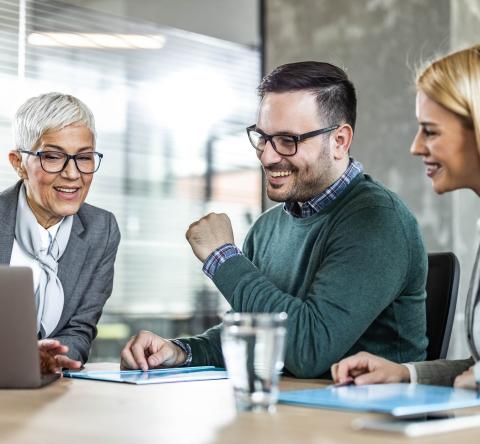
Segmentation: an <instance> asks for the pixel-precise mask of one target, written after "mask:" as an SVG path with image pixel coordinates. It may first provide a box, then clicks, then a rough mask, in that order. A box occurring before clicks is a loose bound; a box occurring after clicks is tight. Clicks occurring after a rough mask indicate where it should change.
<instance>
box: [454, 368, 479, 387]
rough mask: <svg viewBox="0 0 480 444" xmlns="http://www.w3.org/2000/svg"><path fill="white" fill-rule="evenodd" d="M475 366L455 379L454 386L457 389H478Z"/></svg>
mask: <svg viewBox="0 0 480 444" xmlns="http://www.w3.org/2000/svg"><path fill="white" fill-rule="evenodd" d="M473 367H474V366H473V365H472V366H471V367H470V368H469V369H468V370H465V371H464V372H463V373H462V374H461V375H458V376H457V377H456V378H455V381H454V383H453V386H454V387H456V388H466V389H473V390H474V389H476V388H477V381H476V380H475V374H474V371H473Z"/></svg>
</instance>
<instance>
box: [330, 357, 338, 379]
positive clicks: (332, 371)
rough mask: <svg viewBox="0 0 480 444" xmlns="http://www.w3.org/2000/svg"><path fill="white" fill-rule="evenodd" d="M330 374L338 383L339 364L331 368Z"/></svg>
mask: <svg viewBox="0 0 480 444" xmlns="http://www.w3.org/2000/svg"><path fill="white" fill-rule="evenodd" d="M330 373H331V374H332V379H333V380H334V381H335V382H337V380H338V379H337V374H338V362H336V363H335V364H333V365H332V366H331V367H330Z"/></svg>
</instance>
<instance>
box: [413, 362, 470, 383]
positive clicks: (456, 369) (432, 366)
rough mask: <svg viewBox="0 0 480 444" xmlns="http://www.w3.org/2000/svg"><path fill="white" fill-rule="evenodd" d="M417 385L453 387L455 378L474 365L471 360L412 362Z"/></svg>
mask: <svg viewBox="0 0 480 444" xmlns="http://www.w3.org/2000/svg"><path fill="white" fill-rule="evenodd" d="M412 364H413V365H414V366H415V370H416V371H417V382H418V383H419V384H433V385H450V386H451V385H453V381H454V380H455V378H456V377H457V376H458V375H460V374H461V373H463V372H464V371H465V370H468V369H469V368H470V367H471V366H472V365H473V364H475V362H474V360H473V358H468V359H458V360H448V359H437V360H436V361H424V362H412Z"/></svg>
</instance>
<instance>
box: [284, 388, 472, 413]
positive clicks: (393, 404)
mask: <svg viewBox="0 0 480 444" xmlns="http://www.w3.org/2000/svg"><path fill="white" fill-rule="evenodd" d="M279 402H281V403H284V404H294V405H300V406H307V407H319V408H331V409H341V410H357V411H364V412H380V413H389V414H391V415H393V416H413V415H420V414H426V413H429V412H438V411H442V410H451V409H458V408H464V407H475V406H480V395H479V394H478V393H477V392H476V391H474V390H466V389H454V388H450V387H437V386H433V385H422V384H378V385H363V386H356V385H349V386H346V387H334V386H330V387H326V388H318V389H307V390H295V391H290V392H281V393H280V397H279Z"/></svg>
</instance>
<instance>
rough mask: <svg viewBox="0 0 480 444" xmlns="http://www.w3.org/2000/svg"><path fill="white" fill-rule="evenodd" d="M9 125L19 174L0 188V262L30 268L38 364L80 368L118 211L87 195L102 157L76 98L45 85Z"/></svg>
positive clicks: (109, 275) (106, 284)
mask: <svg viewBox="0 0 480 444" xmlns="http://www.w3.org/2000/svg"><path fill="white" fill-rule="evenodd" d="M13 128H14V137H15V149H14V150H12V151H10V153H9V155H8V157H9V160H10V163H11V165H12V166H13V168H14V169H15V171H16V173H17V174H18V177H19V178H20V180H19V181H18V182H17V183H16V184H15V185H13V186H12V187H11V188H8V189H7V190H5V191H3V192H2V193H1V194H0V217H1V219H2V221H3V222H2V224H1V225H0V263H2V264H10V265H21V266H28V267H31V269H32V271H33V280H34V290H35V301H36V306H37V332H38V337H39V352H40V356H41V364H42V371H43V372H48V371H55V370H57V369H58V368H60V367H68V368H78V367H80V366H81V364H82V363H84V362H85V361H86V360H87V358H88V353H89V350H90V346H91V343H92V341H93V339H94V338H95V336H96V324H97V322H98V320H99V318H100V315H101V313H102V309H103V306H104V304H105V302H106V300H107V299H108V297H109V296H110V293H111V291H112V282H113V264H114V261H115V256H116V253H117V248H118V244H119V241H120V233H119V230H118V226H117V222H116V221H115V217H114V216H113V215H112V214H111V213H109V212H107V211H105V210H102V209H100V208H96V207H93V206H91V205H88V204H86V203H84V201H85V199H86V197H87V195H88V191H89V189H90V185H91V183H92V179H93V174H94V173H95V172H96V171H97V170H98V168H99V166H100V162H101V159H102V157H103V156H102V154H100V153H99V152H97V151H95V123H94V118H93V115H92V113H91V111H90V110H89V109H88V108H87V106H86V105H85V104H84V103H82V102H81V101H80V100H78V99H77V98H75V97H73V96H70V95H65V94H59V93H49V94H43V95H40V96H38V97H33V98H31V99H29V100H27V101H26V102H25V103H24V104H23V105H22V106H21V107H20V108H19V109H18V111H17V113H16V115H15V118H14V123H13ZM47 338H48V339H47Z"/></svg>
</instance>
